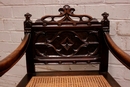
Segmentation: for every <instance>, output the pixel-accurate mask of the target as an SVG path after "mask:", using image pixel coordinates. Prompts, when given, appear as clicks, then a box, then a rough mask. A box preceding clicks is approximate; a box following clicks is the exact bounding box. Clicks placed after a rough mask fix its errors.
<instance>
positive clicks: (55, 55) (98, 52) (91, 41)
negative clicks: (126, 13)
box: [0, 5, 130, 87]
mask: <svg viewBox="0 0 130 87" xmlns="http://www.w3.org/2000/svg"><path fill="white" fill-rule="evenodd" d="M74 11H75V9H74V8H71V7H70V6H69V5H65V6H64V7H63V8H60V9H59V12H60V14H59V15H48V16H43V17H42V18H41V19H38V20H36V22H34V23H33V22H32V21H31V19H30V18H31V16H32V15H31V14H29V13H27V14H25V21H24V33H25V38H24V39H23V41H22V43H21V44H20V45H19V47H18V48H17V49H16V50H15V51H14V52H13V53H11V54H10V55H9V56H7V57H6V58H5V59H4V60H2V61H1V62H0V75H1V76H2V75H3V74H4V73H6V72H7V71H8V70H9V69H10V68H11V67H13V65H14V64H15V63H17V61H18V60H19V59H20V58H21V57H22V55H23V54H24V53H25V52H26V65H27V74H26V75H25V77H24V78H23V79H22V80H21V82H20V83H19V84H18V85H17V87H25V86H26V85H27V83H28V82H29V81H30V79H31V78H32V77H33V76H66V75H103V76H104V77H105V79H106V80H107V81H108V82H109V84H110V85H111V86H112V87H120V85H119V84H118V83H117V82H116V81H115V80H114V78H113V77H112V76H111V75H110V74H109V73H108V51H109V50H110V51H111V52H112V53H113V54H114V55H115V56H116V58H117V59H118V60H119V61H120V62H121V63H123V64H124V65H125V66H126V67H127V68H129V69H130V56H129V55H128V54H126V53H125V52H124V51H122V50H121V49H120V48H119V47H118V46H117V45H116V44H115V43H114V42H113V41H112V39H111V37H110V36H109V31H110V29H109V24H110V21H109V20H108V16H109V14H108V13H106V12H104V13H103V14H102V16H103V19H102V20H101V22H99V21H98V20H97V19H96V18H92V17H91V16H89V15H76V14H74ZM57 18H58V19H57ZM75 18H77V19H78V20H77V19H75ZM84 18H85V19H84ZM10 61H11V62H10ZM77 62H79V63H81V62H85V63H86V64H91V63H99V70H92V71H87V70H85V71H46V72H45V71H43V72H36V70H35V65H36V64H41V63H42V64H43V65H49V64H53V63H55V64H57V65H64V64H70V63H71V64H72V65H76V64H77ZM5 64H7V66H5Z"/></svg>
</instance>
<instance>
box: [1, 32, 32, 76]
mask: <svg viewBox="0 0 130 87" xmlns="http://www.w3.org/2000/svg"><path fill="white" fill-rule="evenodd" d="M29 37H30V34H29V33H28V34H25V37H24V39H23V41H22V42H21V44H20V45H19V46H18V47H17V48H16V49H15V50H14V51H13V52H12V53H11V54H10V55H8V56H7V57H5V58H4V59H3V60H1V61H0V76H2V75H3V74H4V73H6V72H7V71H8V70H9V69H10V68H11V67H13V66H14V65H15V64H16V63H17V62H18V61H19V60H20V59H21V57H22V56H23V54H24V53H25V51H26V48H27V46H28V43H29V39H30V38H29Z"/></svg>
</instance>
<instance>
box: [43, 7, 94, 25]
mask: <svg viewBox="0 0 130 87" xmlns="http://www.w3.org/2000/svg"><path fill="white" fill-rule="evenodd" d="M74 11H75V9H74V8H71V7H70V6H69V5H65V6H64V7H63V8H60V9H59V12H60V15H49V16H44V17H42V18H41V20H42V21H43V26H47V25H58V26H62V25H68V24H69V25H73V26H76V25H80V24H85V25H90V21H91V20H92V17H91V16H89V15H75V14H74ZM57 18H59V20H56V19H57ZM47 19H49V21H48V20H47ZM50 19H51V20H50Z"/></svg>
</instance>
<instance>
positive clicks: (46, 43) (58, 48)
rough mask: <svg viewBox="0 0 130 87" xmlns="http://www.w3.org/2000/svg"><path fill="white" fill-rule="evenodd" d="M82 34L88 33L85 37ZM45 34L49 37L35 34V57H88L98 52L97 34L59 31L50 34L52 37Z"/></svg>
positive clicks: (39, 33)
mask: <svg viewBox="0 0 130 87" xmlns="http://www.w3.org/2000/svg"><path fill="white" fill-rule="evenodd" d="M84 32H86V33H88V35H87V36H86V37H82V36H81V35H82V34H83V33H84ZM46 33H48V34H49V36H47V35H45V34H43V32H36V38H35V47H36V55H39V56H44V57H70V56H72V57H74V56H76V55H77V56H78V55H79V56H89V57H90V56H93V55H97V54H98V52H99V40H98V39H99V38H97V37H98V34H97V33H98V32H94V31H93V32H92V31H82V32H80V33H79V31H78V32H75V31H62V32H61V31H60V32H52V33H53V36H52V34H51V32H49V31H46ZM48 37H49V38H48ZM50 37H51V38H50ZM89 38H91V40H90V39H89Z"/></svg>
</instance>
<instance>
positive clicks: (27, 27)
mask: <svg viewBox="0 0 130 87" xmlns="http://www.w3.org/2000/svg"><path fill="white" fill-rule="evenodd" d="M24 16H25V21H24V33H25V34H26V33H30V34H31V35H32V30H31V29H32V21H31V20H30V18H31V16H32V15H31V14H30V13H26V14H25V15H24ZM32 42H33V41H32V38H30V42H29V45H28V48H27V50H26V67H27V73H28V74H30V73H34V72H35V67H34V63H33V49H32Z"/></svg>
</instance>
